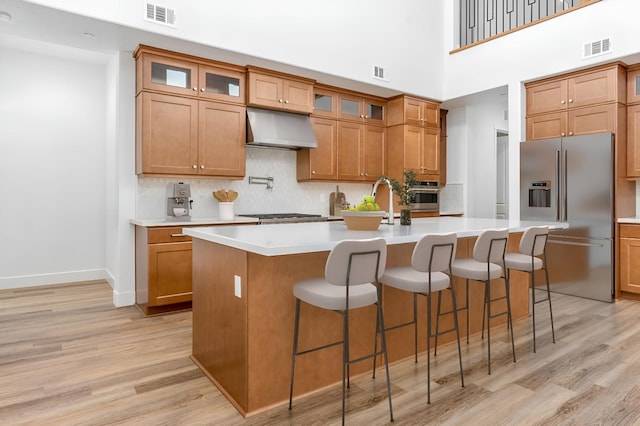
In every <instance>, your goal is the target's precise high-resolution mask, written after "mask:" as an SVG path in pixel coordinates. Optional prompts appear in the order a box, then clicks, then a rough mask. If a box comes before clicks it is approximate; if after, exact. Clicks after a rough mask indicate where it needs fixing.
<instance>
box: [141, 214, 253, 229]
mask: <svg viewBox="0 0 640 426" xmlns="http://www.w3.org/2000/svg"><path fill="white" fill-rule="evenodd" d="M129 223H131V224H133V225H137V226H145V227H147V228H153V227H160V226H189V225H197V226H203V225H242V224H248V223H258V219H257V218H255V217H240V216H235V217H234V218H233V220H222V219H219V218H217V217H214V218H197V219H195V218H191V220H177V219H176V220H168V219H130V220H129Z"/></svg>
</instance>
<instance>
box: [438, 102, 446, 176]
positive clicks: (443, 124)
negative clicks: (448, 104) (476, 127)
mask: <svg viewBox="0 0 640 426" xmlns="http://www.w3.org/2000/svg"><path fill="white" fill-rule="evenodd" d="M447 113H448V111H447V110H446V109H441V110H440V164H439V166H440V186H445V185H446V184H447Z"/></svg>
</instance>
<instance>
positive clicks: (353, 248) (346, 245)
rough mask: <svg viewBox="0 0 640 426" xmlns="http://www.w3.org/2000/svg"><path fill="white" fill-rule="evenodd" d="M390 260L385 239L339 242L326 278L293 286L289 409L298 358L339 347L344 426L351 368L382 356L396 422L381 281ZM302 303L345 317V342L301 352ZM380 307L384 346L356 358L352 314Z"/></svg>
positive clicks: (329, 264) (388, 394)
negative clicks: (351, 347) (352, 344)
mask: <svg viewBox="0 0 640 426" xmlns="http://www.w3.org/2000/svg"><path fill="white" fill-rule="evenodd" d="M386 261H387V243H386V242H385V241H384V240H383V239H382V238H372V239H366V240H344V241H341V242H339V243H338V244H337V245H336V246H335V247H334V248H333V249H332V250H331V252H330V253H329V258H328V259H327V264H326V267H325V272H324V278H309V279H306V280H303V281H298V282H296V283H295V284H294V285H293V294H294V296H295V297H296V313H295V325H294V331H293V352H292V355H291V386H290V390H289V409H290V410H291V408H292V407H291V406H292V401H293V383H294V380H293V379H294V375H295V366H296V357H297V356H299V355H305V354H308V353H312V352H315V351H318V350H321V349H326V348H329V347H332V346H335V345H342V424H343V425H344V417H345V406H346V387H348V383H349V373H350V366H351V364H354V363H356V362H361V361H364V360H367V359H370V358H374V359H375V357H376V356H378V355H382V356H384V365H385V369H386V375H387V398H388V399H389V415H390V417H391V421H393V407H392V404H391V384H390V381H389V357H388V355H387V343H386V338H385V333H384V317H383V313H382V303H380V300H379V294H380V292H379V289H378V286H379V279H380V277H381V276H382V274H383V273H384V269H385V264H386ZM300 302H305V304H307V305H310V306H315V307H317V308H320V309H327V310H330V311H333V312H337V313H338V314H340V315H341V316H342V339H341V340H339V341H336V342H332V343H327V344H322V345H320V346H316V347H314V348H310V349H304V350H302V351H299V348H298V335H299V332H300V327H299V325H300V305H301V303H300ZM374 304H375V305H376V328H377V329H379V330H381V335H382V347H381V351H380V352H378V350H377V346H376V348H375V349H374V352H373V353H371V354H370V355H366V356H361V357H359V358H357V359H354V358H352V356H351V352H350V351H349V334H350V330H351V329H350V327H349V311H350V310H351V309H358V308H363V307H365V306H370V305H374Z"/></svg>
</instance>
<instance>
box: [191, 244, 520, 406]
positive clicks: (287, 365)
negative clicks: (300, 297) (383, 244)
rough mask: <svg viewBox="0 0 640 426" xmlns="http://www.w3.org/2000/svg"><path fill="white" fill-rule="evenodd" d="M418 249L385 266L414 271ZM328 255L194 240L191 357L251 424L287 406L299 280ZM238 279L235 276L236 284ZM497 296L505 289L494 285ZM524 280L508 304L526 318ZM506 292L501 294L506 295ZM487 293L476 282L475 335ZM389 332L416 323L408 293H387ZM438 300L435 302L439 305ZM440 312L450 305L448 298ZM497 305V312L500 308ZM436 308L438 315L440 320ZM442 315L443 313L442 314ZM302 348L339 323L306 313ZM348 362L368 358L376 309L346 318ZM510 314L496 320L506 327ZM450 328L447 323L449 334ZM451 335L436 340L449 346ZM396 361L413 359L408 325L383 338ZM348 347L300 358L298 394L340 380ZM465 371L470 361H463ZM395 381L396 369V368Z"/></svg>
mask: <svg viewBox="0 0 640 426" xmlns="http://www.w3.org/2000/svg"><path fill="white" fill-rule="evenodd" d="M520 236H521V233H513V234H510V238H509V250H510V251H516V250H517V247H518V242H519V239H520ZM474 242H475V237H470V238H460V239H459V240H458V248H457V254H456V256H457V257H470V256H471V252H472V249H473V243H474ZM414 245H415V243H407V244H394V245H389V246H388V257H387V266H388V267H391V266H399V265H408V264H409V260H410V258H411V252H412V250H413V247H414ZM327 256H328V252H327V251H325V252H313V253H302V254H292V255H282V256H263V255H258V254H255V253H251V252H247V251H243V250H239V249H236V248H232V247H228V246H225V245H221V244H218V243H213V242H209V241H205V240H201V239H197V238H194V239H193V354H192V359H193V360H194V362H195V363H196V364H197V365H198V366H199V367H200V368H201V369H202V370H203V371H204V373H205V374H206V375H207V376H208V377H209V378H210V379H211V380H212V382H213V383H214V384H215V385H216V386H217V387H218V388H219V389H220V391H221V392H222V393H223V394H224V395H226V396H227V398H228V399H229V401H231V403H232V404H233V405H234V406H235V407H236V408H237V409H238V411H239V412H240V413H241V414H242V415H243V416H250V415H252V414H256V413H258V412H260V411H263V410H265V409H267V408H270V407H272V406H274V405H277V404H281V403H283V402H285V401H288V398H289V380H290V372H291V352H292V345H293V323H294V308H295V298H294V296H293V292H292V289H293V284H294V282H296V281H298V280H301V279H305V278H310V277H317V276H323V274H324V266H325V262H326V260H327ZM236 277H239V278H236ZM238 279H239V280H240V282H241V294H240V296H241V297H237V296H236V295H234V287H235V285H234V282H235V281H236V280H238ZM454 283H455V284H454V285H455V289H456V296H457V300H458V305H459V306H461V305H464V303H465V290H466V289H465V282H464V280H459V279H456V280H455V281H454ZM492 285H494V286H495V287H496V290H495V293H494V291H493V290H492V295H495V296H498V295H499V294H501V293H500V292H501V291H503V288H504V286H503V285H502V282H501V280H496V281H495V282H494V283H492ZM527 288H528V280H527V276H526V275H525V274H513V276H512V282H511V306H512V312H513V317H514V319H517V318H522V317H525V316H527V315H528V297H529V292H528V290H527ZM502 294H503V293H502ZM483 295H484V290H483V286H482V284H480V283H477V282H471V283H470V295H469V296H470V318H471V319H470V326H471V334H474V333H478V332H479V331H480V329H481V326H482V301H483ZM383 301H384V303H383V308H384V315H385V323H386V324H385V325H386V326H387V327H391V326H393V325H395V324H401V323H403V322H406V321H409V320H411V318H412V316H413V314H412V312H413V309H412V303H413V302H412V301H413V297H412V295H411V294H408V293H406V292H402V291H399V290H395V289H391V288H386V287H385V288H384V295H383ZM434 302H435V298H434ZM443 302H444V305H449V306H450V298H449V296H448V295H446V294H445V295H444V297H443ZM425 303H426V302H425V300H424V298H420V307H419V309H420V312H419V326H418V327H419V328H418V330H419V350H420V351H425V350H426V339H425V335H426V333H425V323H426V321H425V320H424V316H425V312H426V305H425ZM503 306H504V301H500V302H496V303H495V307H494V308H493V309H494V312H495V311H497V310H500V309H503ZM435 307H436V306H435V303H434V309H433V312H434V313H435ZM443 308H444V309H446V306H444V307H443ZM300 318H301V320H300V349H301V350H303V349H304V348H308V347H311V345H319V344H326V343H330V342H333V341H337V340H340V339H341V330H342V317H341V316H340V315H337V314H336V313H334V312H330V311H326V310H321V309H318V308H315V307H312V306H309V305H306V304H303V305H302V311H301V317H300ZM458 318H459V325H460V332H461V336H466V313H465V312H464V311H460V312H459V313H458ZM350 321H351V336H350V339H351V340H350V345H351V356H352V357H358V356H361V355H365V354H367V353H370V352H371V350H372V347H373V342H374V333H375V307H374V306H370V307H366V308H361V309H357V310H354V311H352V312H351V314H350ZM505 321H506V316H503V317H501V318H498V319H496V320H494V321H492V324H494V325H497V324H499V323H504V322H505ZM448 326H449V324H446V323H443V324H442V327H443V328H446V327H448ZM453 339H454V335H453V333H449V334H447V335H444V336H443V337H442V338H441V339H440V341H441V342H442V343H445V342H450V341H452V340H453ZM387 340H388V343H387V346H388V352H389V360H390V361H391V362H393V361H396V360H400V359H403V358H406V357H408V356H412V355H413V330H412V327H402V328H399V329H396V330H392V331H390V332H388V334H387ZM341 351H342V346H341V345H337V346H334V347H332V348H328V349H325V350H321V351H318V352H313V353H309V354H307V355H303V356H300V357H298V358H297V360H296V382H295V389H294V396H299V395H303V394H306V393H309V392H312V391H314V390H318V389H322V388H324V387H327V386H329V385H332V384H334V383H338V382H339V381H341V380H342V376H341V374H342V367H341V363H342V352H341ZM463 364H464V359H463ZM371 367H372V364H371V363H370V362H367V361H365V362H361V363H358V364H355V365H353V366H352V368H351V374H352V375H356V374H360V373H363V372H365V371H368V370H371ZM391 381H392V382H393V369H392V370H391Z"/></svg>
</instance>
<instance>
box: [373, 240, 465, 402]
mask: <svg viewBox="0 0 640 426" xmlns="http://www.w3.org/2000/svg"><path fill="white" fill-rule="evenodd" d="M456 242H457V237H456V234H455V233H449V234H427V235H425V236H423V237H422V238H421V239H420V240H419V241H418V242H417V243H416V245H415V248H414V249H413V253H412V255H411V266H398V267H395V268H389V269H387V272H385V274H384V275H383V276H382V278H381V279H380V282H381V283H382V284H383V285H385V286H389V287H393V288H396V289H399V290H403V291H407V292H410V293H412V294H413V320H412V321H410V322H407V323H404V324H398V325H396V326H394V327H393V328H398V327H403V326H408V325H413V332H414V357H415V362H416V363H417V362H418V318H417V317H418V308H417V306H418V300H417V299H418V296H419V295H421V296H425V297H426V298H427V318H426V322H427V336H426V342H427V403H431V338H435V339H437V338H438V336H439V335H443V334H446V333H451V332H455V336H456V342H457V344H458V361H459V364H460V382H461V385H462V387H464V371H463V368H462V351H461V349H460V331H459V327H458V311H457V309H456V306H457V305H456V292H455V290H454V288H453V285H452V279H451V276H450V274H451V262H452V260H453V257H454V256H455V252H456ZM445 290H448V291H449V294H451V310H449V311H447V312H442V311H441V307H442V292H443V291H445ZM433 293H438V308H437V312H436V328H435V332H434V331H433V327H432V319H431V305H432V303H431V300H432V299H431V295H432V294H433ZM442 315H451V316H452V317H453V327H451V328H449V329H447V330H439V327H438V325H439V322H440V317H441V316H442ZM384 331H385V330H384V329H382V332H384ZM383 336H384V334H383ZM375 370H376V365H375V360H374V364H373V372H374V374H375Z"/></svg>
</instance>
